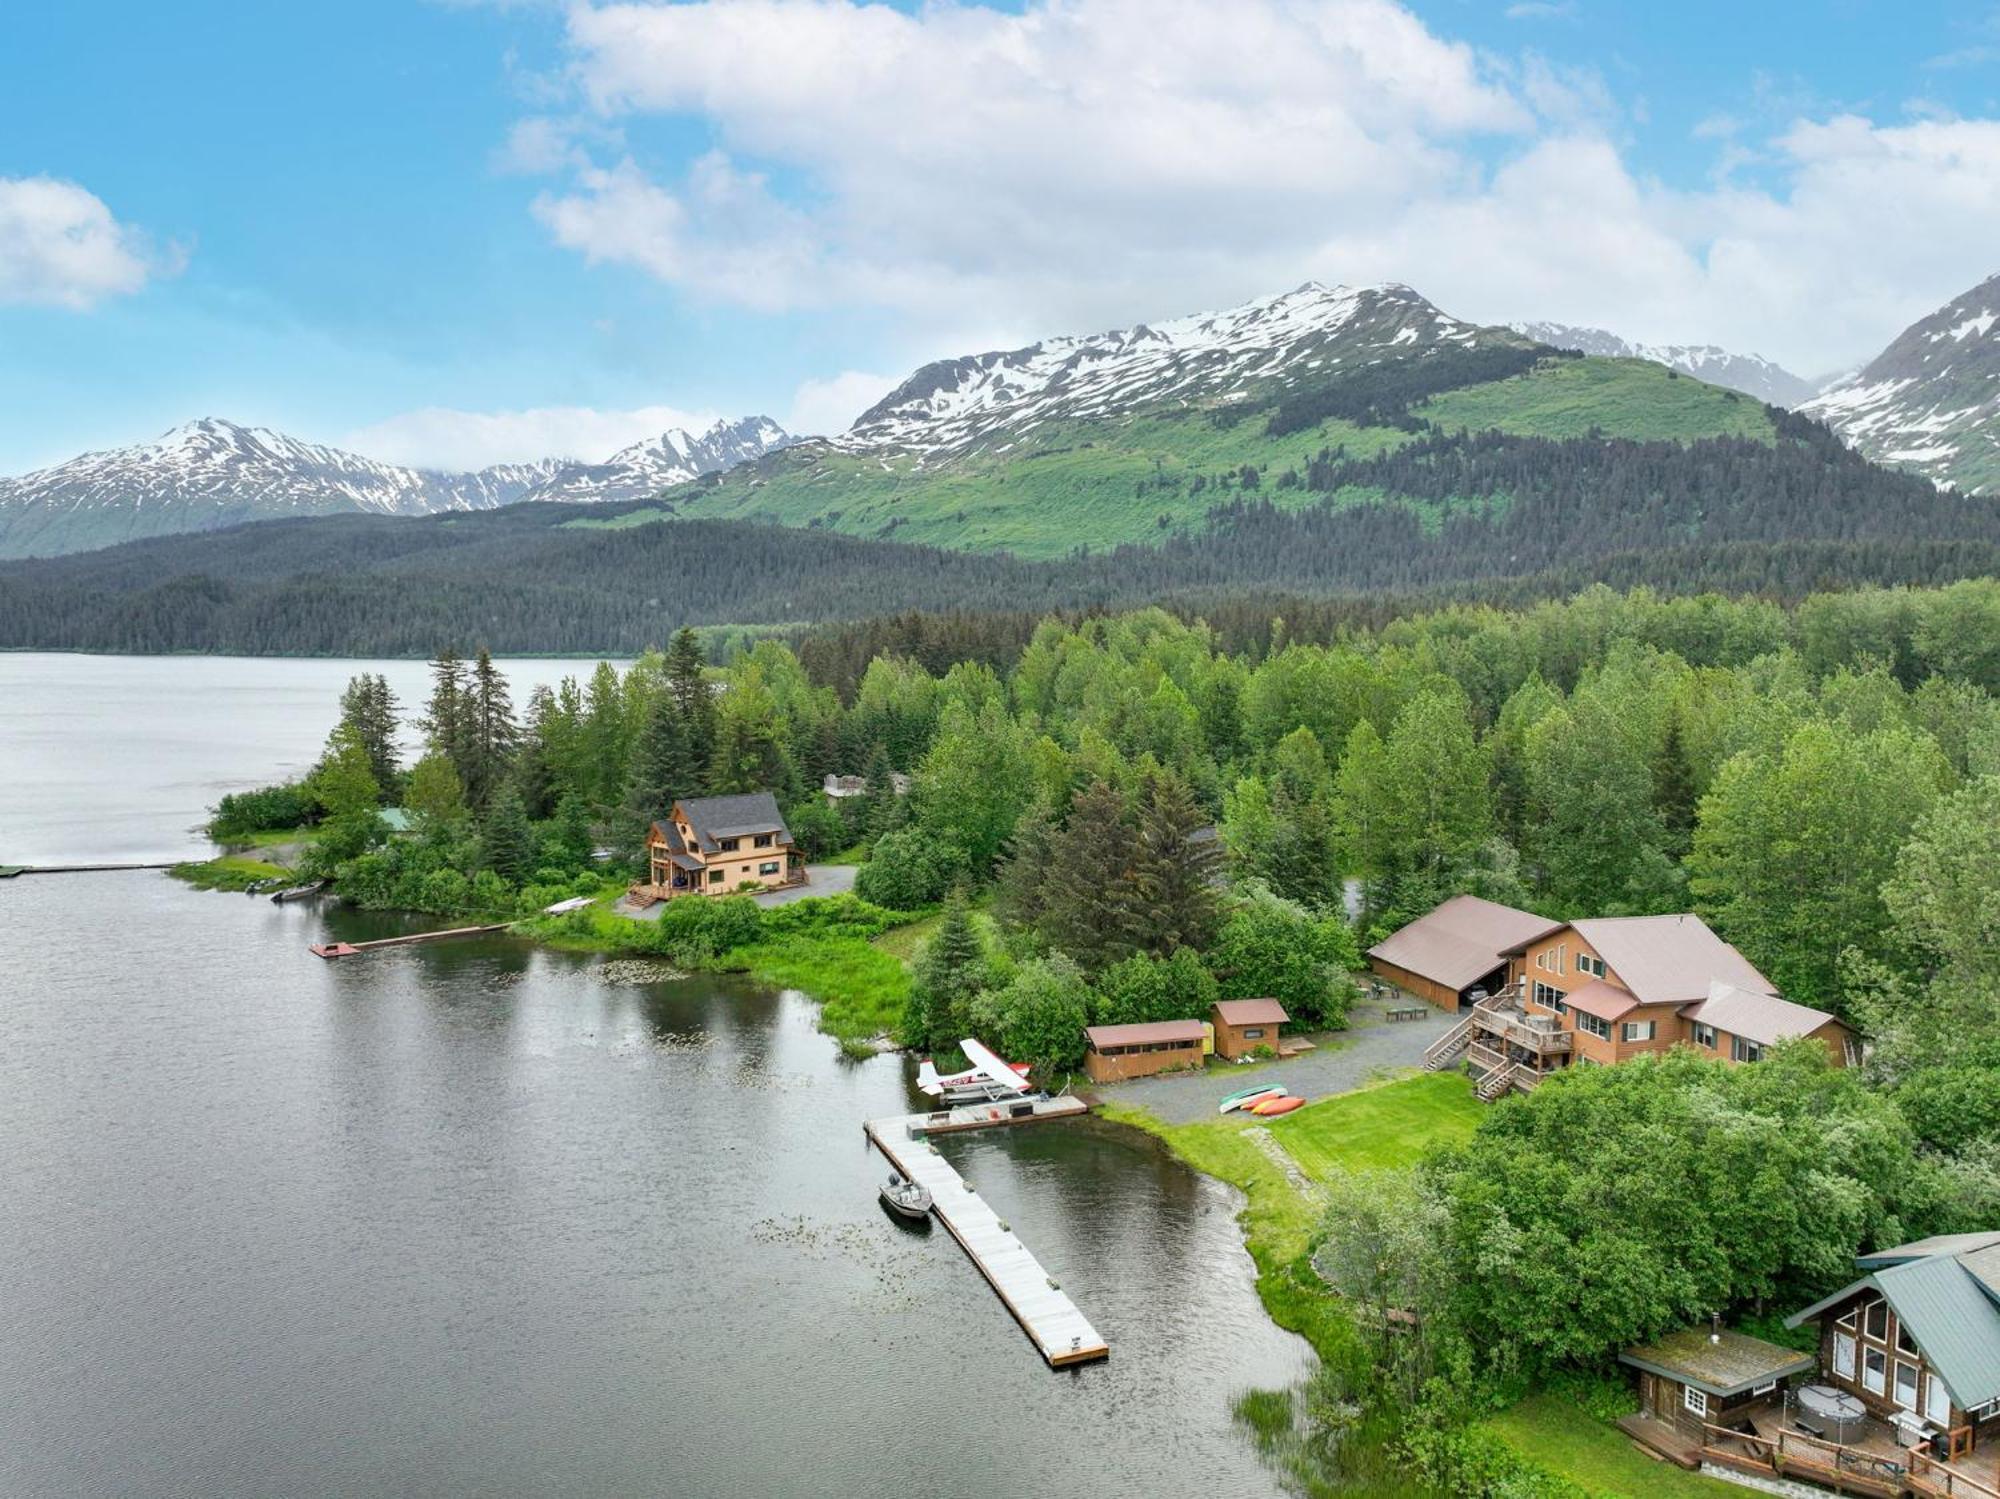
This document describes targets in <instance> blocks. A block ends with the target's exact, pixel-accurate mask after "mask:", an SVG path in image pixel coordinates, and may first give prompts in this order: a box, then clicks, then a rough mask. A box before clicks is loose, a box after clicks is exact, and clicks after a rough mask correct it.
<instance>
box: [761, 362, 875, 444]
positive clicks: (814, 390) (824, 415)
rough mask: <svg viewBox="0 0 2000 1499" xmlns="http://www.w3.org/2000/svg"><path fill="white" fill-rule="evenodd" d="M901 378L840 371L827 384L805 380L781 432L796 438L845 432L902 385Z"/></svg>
mask: <svg viewBox="0 0 2000 1499" xmlns="http://www.w3.org/2000/svg"><path fill="white" fill-rule="evenodd" d="M902 380H903V377H902V376H900V375H871V374H868V373H866V372H864V371H862V370H842V371H841V372H840V373H839V374H837V375H835V376H833V377H832V378H830V379H826V380H807V381H806V382H805V383H804V384H802V385H800V386H799V388H798V390H797V391H796V392H795V393H794V394H793V396H792V409H791V411H790V413H789V414H787V415H786V416H785V418H784V420H783V426H784V429H785V430H786V431H787V432H790V433H792V434H793V435H794V436H797V437H830V436H833V435H835V434H837V433H841V432H845V431H846V430H847V429H848V428H849V427H851V426H853V425H854V419H855V418H856V417H857V416H859V415H861V413H862V412H864V411H866V410H867V409H868V408H869V407H870V406H873V405H874V404H875V403H876V402H877V401H879V400H881V399H882V397H884V396H886V395H887V394H888V393H889V392H890V391H892V390H894V389H895V388H896V387H897V386H898V385H900V384H901V383H902Z"/></svg>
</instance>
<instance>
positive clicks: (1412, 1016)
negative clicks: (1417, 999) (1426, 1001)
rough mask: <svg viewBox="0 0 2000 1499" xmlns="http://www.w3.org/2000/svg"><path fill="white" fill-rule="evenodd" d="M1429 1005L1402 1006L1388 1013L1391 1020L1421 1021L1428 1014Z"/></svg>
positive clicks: (1429, 1010)
mask: <svg viewBox="0 0 2000 1499" xmlns="http://www.w3.org/2000/svg"><path fill="white" fill-rule="evenodd" d="M1430 1012H1431V1007H1430V1006H1429V1005H1402V1006H1399V1007H1398V1008H1396V1009H1393V1010H1391V1011H1390V1012H1389V1018H1390V1019H1391V1020H1422V1019H1423V1018H1424V1017H1425V1016H1426V1015H1428V1014H1430Z"/></svg>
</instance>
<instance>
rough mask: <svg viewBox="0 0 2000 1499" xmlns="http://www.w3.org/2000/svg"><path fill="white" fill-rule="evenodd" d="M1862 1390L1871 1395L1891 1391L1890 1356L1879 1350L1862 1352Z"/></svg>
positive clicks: (1863, 1350)
mask: <svg viewBox="0 0 2000 1499" xmlns="http://www.w3.org/2000/svg"><path fill="white" fill-rule="evenodd" d="M1861 1388H1862V1389H1864V1390H1866V1391H1867V1392H1868V1393H1869V1394H1871V1395H1883V1394H1887V1393H1888V1390H1889V1355H1888V1354H1886V1353H1884V1352H1883V1351H1882V1350H1881V1349H1879V1348H1864V1349H1862V1350H1861Z"/></svg>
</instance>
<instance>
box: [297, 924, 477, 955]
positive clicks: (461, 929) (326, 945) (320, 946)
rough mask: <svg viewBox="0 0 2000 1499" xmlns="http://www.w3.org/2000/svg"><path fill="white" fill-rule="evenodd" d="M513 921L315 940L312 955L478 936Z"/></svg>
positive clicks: (344, 953)
mask: <svg viewBox="0 0 2000 1499" xmlns="http://www.w3.org/2000/svg"><path fill="white" fill-rule="evenodd" d="M512 925H513V923H512V922H511V921H496V922H494V923H493V924H492V925H491V926H454V927H447V928H446V929H445V930H444V931H441V932H411V933H409V934H407V935H406V936H402V937H377V938H376V939H375V940H374V941H372V942H315V943H313V944H312V948H311V951H312V955H313V956H314V957H316V958H351V957H354V956H355V955H357V954H359V953H364V952H373V951H374V950H375V949H376V948H378V947H409V946H412V945H413V944H415V943H418V942H442V941H444V940H445V939H446V938H448V937H477V936H480V935H482V934H484V933H486V932H504V931H506V930H507V928H508V927H510V926H512Z"/></svg>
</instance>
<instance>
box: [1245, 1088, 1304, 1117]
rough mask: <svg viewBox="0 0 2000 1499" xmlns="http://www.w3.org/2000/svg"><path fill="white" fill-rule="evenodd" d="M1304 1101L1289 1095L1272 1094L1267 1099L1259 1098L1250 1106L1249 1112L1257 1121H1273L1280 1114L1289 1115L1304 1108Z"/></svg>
mask: <svg viewBox="0 0 2000 1499" xmlns="http://www.w3.org/2000/svg"><path fill="white" fill-rule="evenodd" d="M1305 1102H1306V1101H1305V1100H1304V1099H1303V1098H1300V1097H1298V1096H1297V1095H1295V1094H1291V1093H1273V1094H1272V1095H1271V1096H1270V1097H1268V1098H1260V1099H1258V1100H1257V1101H1256V1102H1255V1103H1253V1104H1251V1105H1250V1112H1251V1113H1253V1114H1255V1115H1256V1116H1257V1117H1258V1118H1259V1119H1273V1118H1276V1117H1277V1116H1278V1115H1280V1114H1289V1113H1291V1111H1292V1110H1293V1109H1300V1108H1304V1107H1305Z"/></svg>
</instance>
